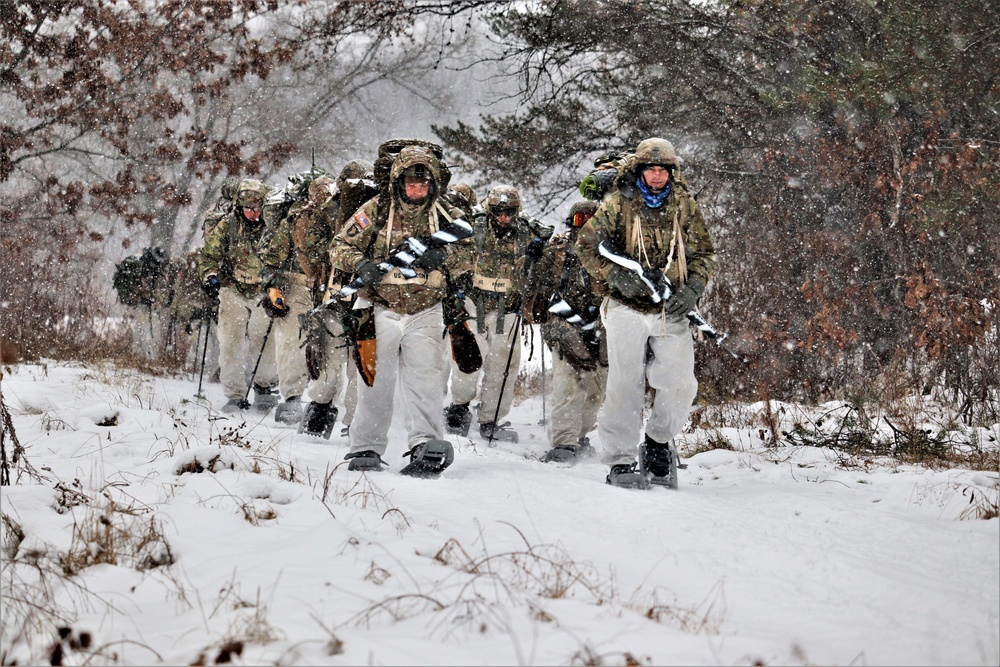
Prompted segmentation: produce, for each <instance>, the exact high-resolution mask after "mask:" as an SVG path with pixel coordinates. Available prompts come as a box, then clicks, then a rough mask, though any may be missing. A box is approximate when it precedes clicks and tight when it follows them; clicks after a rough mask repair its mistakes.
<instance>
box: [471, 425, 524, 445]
mask: <svg viewBox="0 0 1000 667" xmlns="http://www.w3.org/2000/svg"><path fill="white" fill-rule="evenodd" d="M479 437H481V438H485V439H486V440H489V441H490V442H496V441H500V442H517V431H515V430H514V429H512V428H511V427H510V422H504V423H502V424H496V423H494V422H486V423H480V424H479Z"/></svg>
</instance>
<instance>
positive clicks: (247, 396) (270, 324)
mask: <svg viewBox="0 0 1000 667" xmlns="http://www.w3.org/2000/svg"><path fill="white" fill-rule="evenodd" d="M273 326H274V318H268V321H267V331H265V332H264V343H263V344H262V345H261V346H260V354H258V355H257V363H255V364H254V365H253V372H251V373H250V383H249V384H247V391H246V393H245V394H244V395H243V402H244V403H246V402H247V401H249V400H250V390H251V389H252V388H253V381H254V378H256V377H257V368H258V367H259V366H260V360H261V357H263V356H264V348H265V347H267V339H268V337H270V335H271V327H273Z"/></svg>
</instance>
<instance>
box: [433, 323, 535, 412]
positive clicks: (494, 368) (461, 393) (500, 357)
mask: <svg viewBox="0 0 1000 667" xmlns="http://www.w3.org/2000/svg"><path fill="white" fill-rule="evenodd" d="M469 310H470V311H472V314H473V315H475V314H476V306H475V304H472V303H470V304H469ZM497 314H498V313H497V311H495V310H491V311H489V312H487V313H486V333H485V334H481V333H479V327H478V326H477V324H476V322H475V320H469V328H470V329H471V330H472V333H474V334H475V336H476V343H478V344H479V354H480V355H482V357H483V367H482V368H480V369H479V372H477V373H463V372H461V371H460V370H458V366H457V365H456V364H455V361H454V359H452V361H451V363H452V368H451V400H452V402H453V403H469V402H470V401H472V399H474V398H475V397H476V385H477V384H478V383H479V378H480V377H482V380H483V386H482V390H481V391H480V392H479V396H480V401H479V423H480V424H486V423H489V422H492V421H493V418H494V417H496V421H497V423H500V424H502V423H503V420H504V418H505V417H506V416H507V414H508V413H510V406H511V403H513V402H514V385H515V384H517V374H518V372H519V371H520V368H521V332H520V331H519V330H518V329H519V328H518V327H517V326H516V325H517V314H516V313H511V314H507V315H505V316H504V318H503V330H504V333H497ZM511 345H513V346H514V353H513V355H511ZM450 356H451V355H449V357H450ZM508 357H509V358H510V369H509V371H508V373H507V382H506V384H504V371H505V370H507V359H508ZM501 386H503V396H500V387H501ZM498 403H499V405H500V411H499V412H497V404H498Z"/></svg>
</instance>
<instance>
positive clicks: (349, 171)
mask: <svg viewBox="0 0 1000 667" xmlns="http://www.w3.org/2000/svg"><path fill="white" fill-rule="evenodd" d="M352 178H375V165H374V164H372V163H371V162H369V161H368V160H351V161H349V162H348V163H347V164H345V165H344V168H343V169H341V170H340V174H338V175H337V188H338V189H342V188H343V187H344V182H345V181H347V180H349V179H352Z"/></svg>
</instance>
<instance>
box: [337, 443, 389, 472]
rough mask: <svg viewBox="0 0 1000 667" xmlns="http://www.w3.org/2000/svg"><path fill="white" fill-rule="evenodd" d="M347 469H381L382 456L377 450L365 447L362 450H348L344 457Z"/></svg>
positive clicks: (368, 470)
mask: <svg viewBox="0 0 1000 667" xmlns="http://www.w3.org/2000/svg"><path fill="white" fill-rule="evenodd" d="M344 460H345V461H350V463H348V464H347V469H348V470H358V471H360V472H380V471H381V470H382V457H381V456H379V455H378V452H374V451H372V450H370V449H366V450H364V451H363V452H350V453H349V454H347V456H345V457H344Z"/></svg>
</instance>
